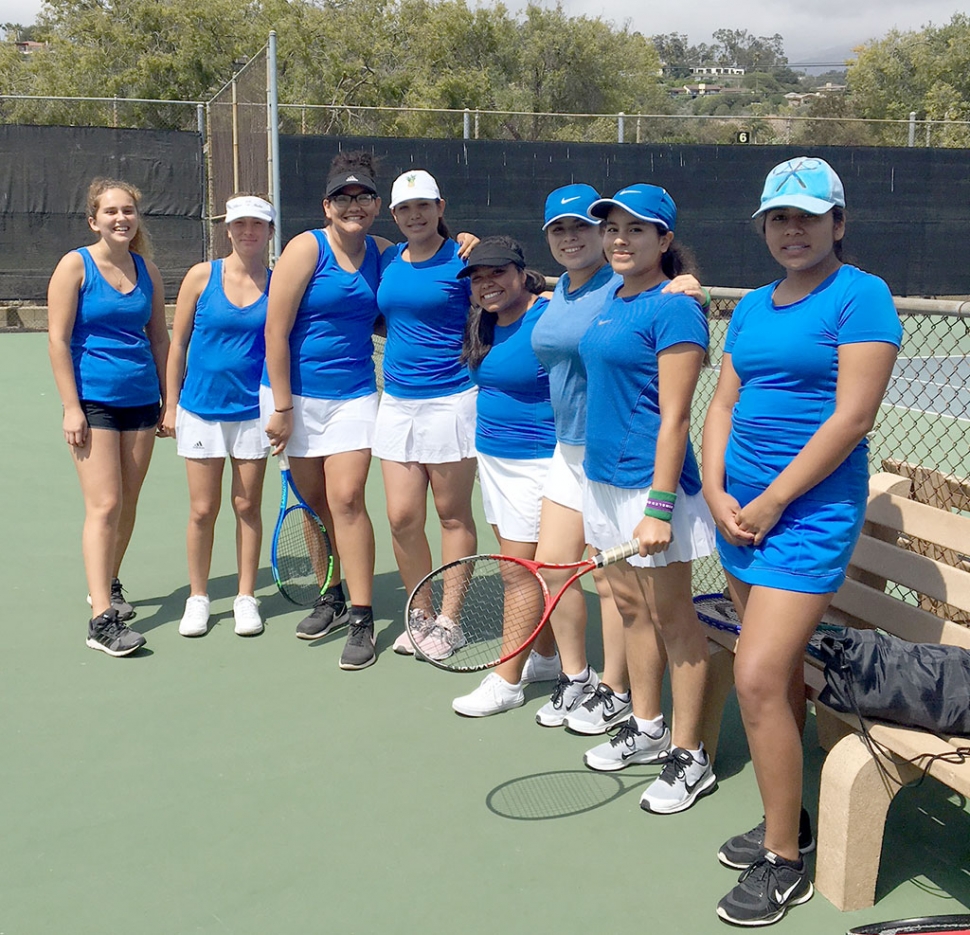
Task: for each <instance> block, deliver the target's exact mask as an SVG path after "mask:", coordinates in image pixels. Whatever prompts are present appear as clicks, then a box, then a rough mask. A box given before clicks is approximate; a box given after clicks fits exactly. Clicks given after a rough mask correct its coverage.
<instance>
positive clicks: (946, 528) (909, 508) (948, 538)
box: [866, 493, 970, 554]
mask: <svg viewBox="0 0 970 935" xmlns="http://www.w3.org/2000/svg"><path fill="white" fill-rule="evenodd" d="M866 519H867V520H868V521H869V522H872V523H877V524H878V525H880V526H888V527H890V528H891V529H895V530H898V531H902V532H905V534H906V535H907V536H915V537H916V538H917V539H925V540H926V541H927V542H934V543H936V544H937V545H940V546H942V547H943V548H945V549H953V550H954V551H955V552H959V553H961V554H966V551H965V550H967V549H970V517H966V516H962V515H960V514H959V513H951V512H950V511H949V510H941V509H939V508H938V507H935V506H927V505H926V504H925V503H917V502H916V501H915V500H907V499H906V498H904V497H897V496H894V495H893V494H889V493H877V494H874V495H872V496H870V498H869V503H868V506H867V507H866Z"/></svg>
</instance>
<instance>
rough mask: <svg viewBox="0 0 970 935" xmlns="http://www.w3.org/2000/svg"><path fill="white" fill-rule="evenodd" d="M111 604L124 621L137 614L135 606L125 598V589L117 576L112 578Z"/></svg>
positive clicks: (89, 603)
mask: <svg viewBox="0 0 970 935" xmlns="http://www.w3.org/2000/svg"><path fill="white" fill-rule="evenodd" d="M87 602H88V606H89V607H90V606H92V604H91V595H90V594H89V595H88V596H87ZM111 606H112V607H113V608H114V609H115V610H116V611H118V619H119V620H121V621H122V622H124V621H125V620H131V619H132V617H134V616H135V613H136V611H135V608H134V607H132V606H131V604H129V603H128V601H126V600H125V589H124V587H122V584H121V582H120V581H119V580H118V579H117V578H112V579H111Z"/></svg>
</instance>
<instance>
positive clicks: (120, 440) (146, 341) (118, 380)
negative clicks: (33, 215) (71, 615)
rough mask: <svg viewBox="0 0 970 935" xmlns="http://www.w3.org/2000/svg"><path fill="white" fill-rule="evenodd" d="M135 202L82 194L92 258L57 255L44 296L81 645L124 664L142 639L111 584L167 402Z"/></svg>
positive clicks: (161, 306)
mask: <svg viewBox="0 0 970 935" xmlns="http://www.w3.org/2000/svg"><path fill="white" fill-rule="evenodd" d="M140 202H141V192H140V191H138V189H137V188H135V187H134V186H133V185H130V184H129V183H128V182H123V181H120V180H118V179H95V180H94V181H93V182H92V183H91V186H90V188H89V189H88V196H87V219H88V226H89V227H90V228H91V230H92V231H93V232H94V233H95V234H97V237H98V239H97V241H96V242H95V243H93V244H91V246H89V247H79V248H78V249H77V250H72V251H71V252H70V253H67V254H65V256H64V257H62V258H61V261H60V262H59V263H58V264H57V268H56V269H55V270H54V273H53V275H52V276H51V280H50V285H49V287H48V291H47V306H48V311H49V319H50V321H49V327H48V344H49V351H50V359H51V367H52V369H53V371H54V381H55V383H56V384H57V392H58V394H59V395H60V397H61V403H62V404H63V406H64V418H63V422H62V430H63V432H64V440H65V441H66V442H67V445H68V447H69V450H70V452H71V457H72V459H73V461H74V467H75V469H76V470H77V475H78V480H79V481H80V482H81V493H82V495H83V497H84V532H83V534H82V536H81V551H82V552H83V555H84V570H85V573H86V574H87V579H88V590H89V593H88V603H90V604H91V609H92V611H93V614H94V615H93V617H92V618H91V620H90V621H89V622H88V637H87V645H88V646H89V647H90V648H91V649H97V650H100V651H101V652H105V653H107V654H108V655H109V656H127V655H129V654H130V653H133V652H135V651H136V650H137V649H138V648H139V647H141V646H143V645H144V643H145V637H144V636H142V634H140V633H136V632H134V631H133V630H131V629H130V628H129V627H128V626H127V625H126V623H125V621H126V620H129V619H131V618H132V617H134V616H135V611H134V608H133V607H132V606H131V604H129V603H128V602H127V601H126V600H125V597H124V592H123V591H122V588H121V582H120V581H119V580H118V573H119V570H120V568H121V562H122V559H123V558H124V556H125V551H126V549H127V548H128V542H129V540H130V539H131V533H132V530H133V529H134V524H135V510H136V507H137V505H138V495H139V493H140V492H141V487H142V484H143V483H144V480H145V475H146V474H147V472H148V465H149V463H150V462H151V458H152V449H153V446H154V444H155V434H156V430H159V429H160V425H159V416H160V405H159V397H160V396H161V397H162V400H163V401H164V398H165V355H166V354H167V353H168V328H166V326H165V293H164V291H163V288H162V278H161V276H160V275H159V272H158V267H157V266H155V264H154V263H152V261H151V259H150V257H151V240H150V239H149V237H148V232H147V231H146V230H145V228H144V226H143V225H142V218H141V213H140V211H139V204H140Z"/></svg>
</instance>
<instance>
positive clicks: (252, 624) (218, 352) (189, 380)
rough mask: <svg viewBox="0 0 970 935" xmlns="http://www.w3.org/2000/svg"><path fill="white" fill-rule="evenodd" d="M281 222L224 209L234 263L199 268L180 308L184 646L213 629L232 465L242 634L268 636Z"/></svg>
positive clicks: (174, 417) (235, 199) (174, 386)
mask: <svg viewBox="0 0 970 935" xmlns="http://www.w3.org/2000/svg"><path fill="white" fill-rule="evenodd" d="M275 220H276V212H275V210H274V208H273V206H272V205H271V204H270V203H269V202H268V201H267V200H266V199H265V198H264V197H262V196H261V195H254V194H239V195H233V196H232V197H231V198H230V199H229V200H228V201H227V202H226V230H227V233H228V235H229V242H230V243H231V244H232V253H230V254H229V256H227V257H226V258H225V259H221V260H213V261H212V262H210V263H198V264H196V265H195V266H193V267H192V268H191V269H190V270H189V271H188V273H187V274H186V276H185V279H184V280H183V281H182V286H181V288H180V289H179V295H178V302H177V304H176V306H175V321H174V324H173V326H172V347H171V350H170V352H169V355H168V368H167V373H168V385H169V387H171V392H170V394H169V397H168V404H167V405H166V408H165V412H164V414H163V418H162V428H163V432H164V434H166V435H171V436H173V437H174V438H175V440H176V444H177V447H178V453H179V454H180V455H181V456H182V457H183V458H185V468H186V473H187V474H188V481H189V527H188V533H187V536H186V540H187V546H188V559H189V597H188V600H186V602H185V612H184V613H183V615H182V619H181V621H180V623H179V633H181V634H182V636H204V635H205V633H206V631H207V630H208V626H209V596H208V580H209V568H210V566H211V563H212V540H213V533H214V530H215V522H216V517H217V516H218V515H219V507H220V505H221V503H222V474H223V468H224V466H225V460H226V457H228V458H229V460H230V464H231V465H232V509H233V512H234V513H235V514H236V559H237V562H238V572H239V593H238V595H237V597H236V599H235V600H234V601H233V605H232V612H233V618H234V622H235V631H236V633H238V634H239V635H240V636H254V635H256V634H258V633H261V632H262V630H263V621H262V618H261V617H260V614H259V608H258V604H257V601H256V597H255V588H256V571H257V569H258V567H259V553H260V546H261V543H262V518H261V512H260V508H261V505H262V493H263V474H264V472H265V470H266V457H267V455H268V454H269V445H268V443H267V439H266V436H265V434H264V433H263V430H262V427H261V426H260V422H259V377H260V374H261V373H262V369H263V359H264V358H265V356H266V342H265V340H264V337H263V332H264V329H265V326H266V305H267V296H268V291H269V283H270V272H269V270H268V269H267V268H266V248H267V246H268V244H269V239H270V237H271V236H272V232H273V225H274V223H275Z"/></svg>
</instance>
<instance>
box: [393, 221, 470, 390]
mask: <svg viewBox="0 0 970 935" xmlns="http://www.w3.org/2000/svg"><path fill="white" fill-rule="evenodd" d="M406 248H407V244H398V245H397V246H395V247H389V248H388V249H387V250H385V251H384V255H383V257H382V258H381V284H380V287H379V288H378V290H377V305H378V308H380V310H381V314H382V315H383V316H384V320H385V321H386V322H387V344H386V346H385V348H384V389H385V390H386V391H387V392H388V393H390V394H391V395H392V396H398V397H401V398H403V399H431V398H432V397H435V396H451V395H453V394H455V393H460V392H462V391H463V390H467V389H469V387H471V386H472V381H471V377H469V375H468V369H467V368H466V367H465V366H464V364H462V363H461V361H460V360H459V358H460V356H461V342H462V336H463V334H464V330H465V319H466V318H467V317H468V305H469V299H470V290H469V286H468V280H467V279H456V278H455V277H456V276H457V275H458V273H459V272H461V270H462V269H464V267H465V264H464V262H463V261H462V260H461V259H460V258H459V257H458V244H457V243H455V241H453V240H446V241H445V242H444V243H443V244H442V245H441V248H440V249H439V250H438V252H437V253H436V254H435V255H434V256H433V257H431V259H430V260H423V261H422V262H420V263H410V262H408V261H407V260H405V259H404V258H403V256H402V254H403V252H404V250H405V249H406Z"/></svg>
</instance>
